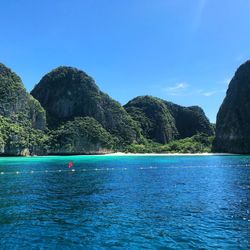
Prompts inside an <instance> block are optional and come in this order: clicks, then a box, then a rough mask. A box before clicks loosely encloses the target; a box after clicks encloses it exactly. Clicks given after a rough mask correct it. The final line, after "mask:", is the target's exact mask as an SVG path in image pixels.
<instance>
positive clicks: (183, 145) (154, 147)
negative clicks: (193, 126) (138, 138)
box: [124, 134, 214, 153]
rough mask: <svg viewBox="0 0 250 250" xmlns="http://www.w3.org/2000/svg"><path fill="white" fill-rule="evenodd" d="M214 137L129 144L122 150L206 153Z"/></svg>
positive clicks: (202, 135)
mask: <svg viewBox="0 0 250 250" xmlns="http://www.w3.org/2000/svg"><path fill="white" fill-rule="evenodd" d="M213 140H214V136H208V135H206V134H197V135H195V136H192V137H189V138H185V139H181V140H175V141H171V142H170V143H168V144H159V143H155V142H153V141H149V142H148V143H147V144H131V145H129V146H127V147H126V148H124V152H127V153H128V152H130V153H207V152H211V149H212V143H213Z"/></svg>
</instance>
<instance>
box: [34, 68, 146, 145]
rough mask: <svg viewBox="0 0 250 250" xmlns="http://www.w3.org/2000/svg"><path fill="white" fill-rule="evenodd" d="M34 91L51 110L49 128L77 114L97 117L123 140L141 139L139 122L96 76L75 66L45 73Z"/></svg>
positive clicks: (55, 126)
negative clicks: (133, 118) (96, 81)
mask: <svg viewBox="0 0 250 250" xmlns="http://www.w3.org/2000/svg"><path fill="white" fill-rule="evenodd" d="M31 94H32V95H33V96H34V97H35V98H36V99H37V100H39V102H40V103H41V105H42V106H43V107H44V109H45V110H46V112H47V117H48V125H49V128H52V129H54V128H57V127H58V126H59V125H61V124H62V123H64V122H66V121H70V120H73V119H74V118H75V117H86V116H89V117H93V118H94V119H95V120H96V121H98V122H99V123H100V124H101V125H102V126H103V127H104V128H105V129H106V130H107V131H108V132H109V133H111V134H112V135H114V136H116V137H117V138H118V139H119V140H120V143H121V144H123V145H127V144H130V143H133V142H137V141H138V142H140V141H141V140H142V137H141V135H140V133H139V130H138V128H137V127H136V123H135V122H134V121H133V120H132V119H131V117H130V116H129V115H128V114H127V112H126V111H125V110H124V108H123V107H122V106H121V105H120V104H119V103H118V102H117V101H115V100H113V99H112V98H110V97H109V96H108V95H107V94H105V93H103V92H102V91H100V89H99V88H98V86H97V85H96V83H95V81H94V80H93V78H91V77H90V76H88V75H87V74H86V73H85V72H83V71H81V70H78V69H76V68H72V67H59V68H56V69H55V70H53V71H51V72H50V73H48V74H47V75H45V76H44V77H43V78H42V79H41V81H40V82H39V83H38V84H37V85H36V86H35V88H34V89H33V90H32V92H31Z"/></svg>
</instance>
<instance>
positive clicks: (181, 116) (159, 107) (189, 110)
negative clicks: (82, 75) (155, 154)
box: [124, 96, 214, 144]
mask: <svg viewBox="0 0 250 250" xmlns="http://www.w3.org/2000/svg"><path fill="white" fill-rule="evenodd" d="M124 107H125V109H126V110H127V112H128V113H129V114H130V115H131V117H132V118H133V119H134V120H135V121H137V123H138V125H139V127H140V128H141V130H142V134H143V135H144V136H145V137H146V138H147V139H151V140H153V141H155V142H159V143H162V144H165V143H168V142H170V141H172V140H175V139H182V138H186V137H192V136H193V135H196V134H199V133H204V134H207V135H208V136H211V135H213V134H214V130H213V127H212V125H211V124H210V122H209V120H208V119H207V117H206V115H205V113H204V112H203V110H202V109H201V108H200V107H197V106H194V107H182V106H179V105H176V104H173V103H170V102H167V101H164V100H162V99H160V98H156V97H152V96H139V97H136V98H134V99H133V100H131V101H129V102H128V103H127V104H126V105H125V106H124Z"/></svg>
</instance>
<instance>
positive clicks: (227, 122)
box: [214, 61, 250, 154]
mask: <svg viewBox="0 0 250 250" xmlns="http://www.w3.org/2000/svg"><path fill="white" fill-rule="evenodd" d="M249 97H250V61H247V62H246V63H244V64H243V65H241V66H240V67H239V69H238V70H237V71H236V73H235V75H234V77H233V79H232V80H231V82H230V84H229V87H228V90H227V94H226V97H225V99H224V101H223V103H222V105H221V107H220V110H219V112H218V114H217V123H216V139H215V143H214V151H217V152H229V153H241V154H249V153H250V98H249Z"/></svg>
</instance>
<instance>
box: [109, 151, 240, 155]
mask: <svg viewBox="0 0 250 250" xmlns="http://www.w3.org/2000/svg"><path fill="white" fill-rule="evenodd" d="M105 155H107V156H226V155H235V154H229V153H196V154H191V153H186V154H184V153H183V154H182V153H166V154H159V153H158V154H157V153H123V152H117V153H110V154H105Z"/></svg>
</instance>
